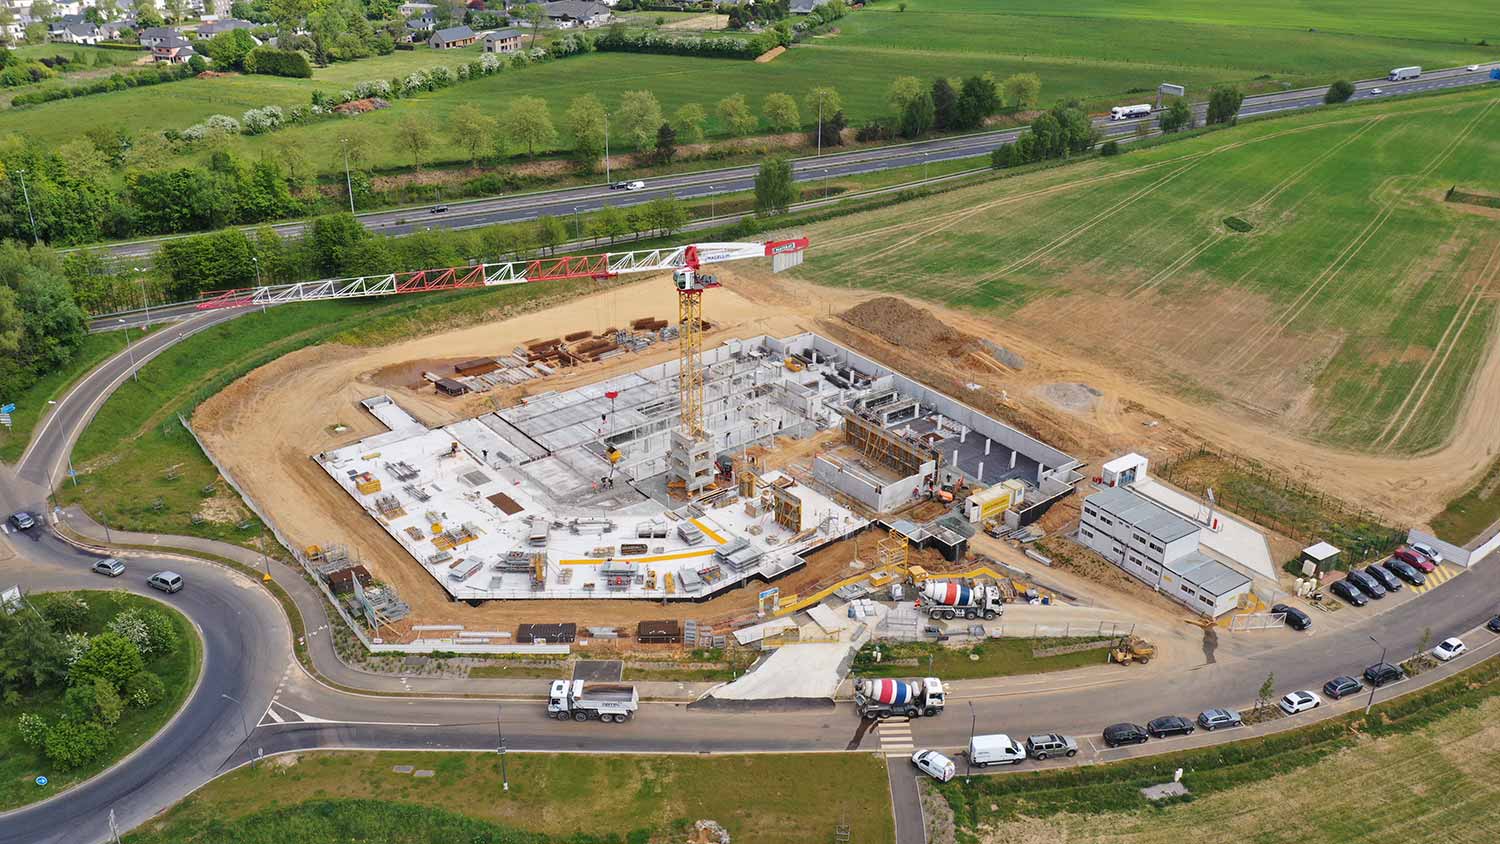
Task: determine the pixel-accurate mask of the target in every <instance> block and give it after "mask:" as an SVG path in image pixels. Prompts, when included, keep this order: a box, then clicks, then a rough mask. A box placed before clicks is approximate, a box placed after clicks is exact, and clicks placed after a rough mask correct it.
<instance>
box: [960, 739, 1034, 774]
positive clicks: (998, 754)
mask: <svg viewBox="0 0 1500 844" xmlns="http://www.w3.org/2000/svg"><path fill="white" fill-rule="evenodd" d="M968 755H969V764H971V765H978V766H979V767H981V768H988V767H989V766H991V765H1018V764H1020V763H1022V762H1025V761H1026V748H1024V747H1022V746H1021V743H1020V742H1018V741H1016V740H1015V739H1013V738H1011V737H1010V736H1008V735H1006V734H1004V733H996V734H994V735H988V736H975V737H973V738H972V739H969V750H968Z"/></svg>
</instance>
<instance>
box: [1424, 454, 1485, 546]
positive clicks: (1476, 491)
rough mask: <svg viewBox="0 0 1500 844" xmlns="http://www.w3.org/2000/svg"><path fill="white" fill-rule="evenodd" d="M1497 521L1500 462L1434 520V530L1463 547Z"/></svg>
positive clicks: (1434, 517) (1450, 503) (1450, 502)
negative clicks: (1463, 544)
mask: <svg viewBox="0 0 1500 844" xmlns="http://www.w3.org/2000/svg"><path fill="white" fill-rule="evenodd" d="M1496 519H1500V459H1497V460H1496V461H1494V462H1493V463H1491V464H1490V468H1489V469H1488V470H1487V471H1486V472H1485V473H1484V475H1483V476H1481V477H1480V478H1479V480H1478V481H1477V482H1476V483H1475V484H1474V486H1472V487H1470V488H1469V489H1468V490H1466V491H1465V492H1464V494H1463V495H1460V496H1459V497H1457V498H1455V499H1453V500H1452V501H1449V502H1448V506H1446V507H1444V508H1443V510H1442V512H1440V513H1438V514H1437V515H1436V516H1433V517H1432V529H1433V530H1434V531H1436V532H1437V534H1438V536H1441V537H1445V538H1447V539H1448V540H1450V541H1453V542H1457V543H1460V544H1462V543H1464V542H1468V541H1469V540H1471V539H1475V538H1477V537H1478V536H1479V534H1481V533H1483V532H1484V530H1485V528H1488V527H1489V526H1490V525H1492V524H1494V523H1495V520H1496Z"/></svg>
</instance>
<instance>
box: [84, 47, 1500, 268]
mask: <svg viewBox="0 0 1500 844" xmlns="http://www.w3.org/2000/svg"><path fill="white" fill-rule="evenodd" d="M1492 67H1500V63H1492V64H1484V65H1480V66H1479V68H1480V69H1479V70H1478V71H1468V70H1465V69H1464V68H1449V69H1443V70H1432V71H1428V72H1427V73H1424V74H1423V75H1422V76H1421V77H1420V78H1418V79H1412V80H1407V81H1404V82H1388V81H1386V80H1383V79H1377V80H1365V81H1361V82H1358V83H1356V85H1355V89H1356V90H1355V95H1354V99H1355V100H1365V99H1370V98H1378V97H1388V96H1393V95H1396V94H1413V93H1422V92H1426V91H1435V90H1442V89H1447V88H1457V87H1463V86H1468V85H1480V84H1485V83H1487V82H1489V81H1490V80H1489V69H1490V68H1492ZM1376 88H1379V89H1381V90H1382V91H1383V92H1384V93H1383V94H1380V95H1376V94H1374V93H1373V90H1374V89H1376ZM1325 90H1326V88H1304V89H1296V90H1292V91H1281V92H1277V93H1270V94H1258V95H1255V96H1251V97H1246V98H1245V101H1244V104H1243V105H1242V107H1241V109H1240V115H1241V116H1243V117H1252V116H1256V115H1265V114H1274V113H1278V112H1283V111H1292V110H1297V109H1305V108H1314V107H1317V106H1321V105H1322V104H1323V94H1324V91H1325ZM1195 112H1196V114H1197V115H1198V117H1199V119H1200V120H1201V119H1202V118H1203V115H1204V114H1205V113H1206V106H1205V104H1203V103H1199V104H1197V105H1196V106H1195ZM1154 120H1155V118H1154V117H1150V118H1141V119H1139V120H1121V121H1111V120H1109V119H1108V118H1099V119H1097V120H1095V125H1097V126H1098V127H1099V129H1100V131H1101V132H1102V133H1103V136H1104V138H1105V139H1110V138H1114V139H1120V140H1129V139H1132V138H1134V137H1135V136H1136V134H1137V131H1138V126H1139V124H1143V123H1144V124H1147V125H1152V124H1153V123H1154ZM1024 131H1026V130H1025V129H1003V130H996V131H989V132H978V133H974V134H969V135H958V136H951V137H944V138H936V139H933V140H927V141H918V142H915V143H906V144H895V145H890V146H881V147H871V148H866V149H860V150H845V151H841V152H827V153H825V154H823V155H822V156H808V157H803V158H798V159H795V160H794V161H793V162H792V167H793V172H794V174H795V176H796V178H797V180H798V181H800V182H804V183H814V184H815V183H816V182H817V181H819V180H821V179H823V178H825V177H828V178H837V177H840V176H849V175H855V174H860V173H874V172H879V171H882V170H890V169H894V168H899V167H916V166H922V165H923V164H927V163H932V162H941V161H950V160H953V159H962V158H973V157H975V156H981V155H986V154H988V153H989V152H990V151H991V150H993V149H994V148H995V147H997V146H999V145H1001V144H1006V143H1011V142H1012V141H1014V140H1015V139H1016V138H1017V137H1019V136H1020V134H1021V133H1022V132H1024ZM757 171H758V166H755V165H748V166H741V167H727V168H721V169H717V170H701V171H695V172H691V173H681V174H677V175H671V176H659V177H653V178H651V179H650V180H648V181H646V187H645V188H644V189H642V190H637V191H623V190H611V189H609V186H608V185H603V184H600V185H587V186H583V187H574V188H562V189H558V190H548V191H538V192H534V193H524V194H515V195H512V196H500V197H490V198H485V199H475V200H466V201H458V202H451V203H448V209H449V210H448V211H447V212H445V213H441V214H437V213H432V210H431V207H429V206H423V207H416V208H401V209H394V210H385V211H371V212H366V213H362V214H360V215H358V216H359V219H360V222H362V223H363V224H364V226H365V228H367V229H369V230H370V231H372V232H377V233H380V234H387V235H395V234H407V233H410V232H413V231H420V230H423V229H468V228H476V227H479V226H487V225H491V224H493V223H507V222H516V221H520V220H531V219H535V218H537V217H540V216H544V215H551V216H556V217H569V216H572V215H573V214H575V213H586V212H590V211H597V210H598V209H600V208H603V207H604V206H606V205H613V206H617V207H624V206H630V205H638V204H641V203H644V202H649V201H650V200H652V199H656V198H659V197H677V198H680V199H696V198H701V197H707V196H718V195H723V194H730V193H739V192H743V191H749V190H753V189H754V187H755V174H756V172H757ZM306 227H307V223H306V222H304V221H294V222H287V223H281V224H278V225H274V226H272V228H273V229H274V230H275V231H276V232H277V233H278V234H280V235H281V236H282V237H293V238H295V237H300V236H301V235H302V232H303V230H304V229H305V228H306ZM248 230H249V229H248V228H247V231H248ZM165 239H168V238H152V239H147V240H138V241H130V242H125V243H117V244H114V245H111V246H108V247H107V248H108V250H109V252H110V253H111V254H113V255H115V256H117V257H122V258H123V257H135V256H145V255H150V254H152V253H154V252H155V251H156V249H157V247H158V246H159V245H160V243H161V242H162V241H163V240H165Z"/></svg>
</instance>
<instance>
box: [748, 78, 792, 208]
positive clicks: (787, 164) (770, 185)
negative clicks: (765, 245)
mask: <svg viewBox="0 0 1500 844" xmlns="http://www.w3.org/2000/svg"><path fill="white" fill-rule="evenodd" d="M795 105H796V104H795V103H793V107H795ZM796 201H797V182H796V181H795V180H794V179H793V178H792V162H791V161H789V160H787V158H786V157H785V156H779V155H778V156H775V157H772V158H768V159H766V160H765V161H764V162H762V163H761V165H760V172H759V173H757V174H756V176H755V211H756V213H758V214H763V215H771V214H780V213H783V212H785V211H786V210H787V209H788V208H789V207H791V205H792V203H794V202H796Z"/></svg>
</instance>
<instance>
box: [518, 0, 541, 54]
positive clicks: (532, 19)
mask: <svg viewBox="0 0 1500 844" xmlns="http://www.w3.org/2000/svg"><path fill="white" fill-rule="evenodd" d="M521 19H522V20H524V21H526V23H527V24H529V25H530V26H531V43H530V44H528V45H527V46H528V47H535V46H536V34H537V32H538V31H539V30H541V28H542V22H543V21H545V20H547V10H546V9H543V8H542V6H541V4H539V3H527V4H526V5H525V6H522V7H521Z"/></svg>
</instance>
